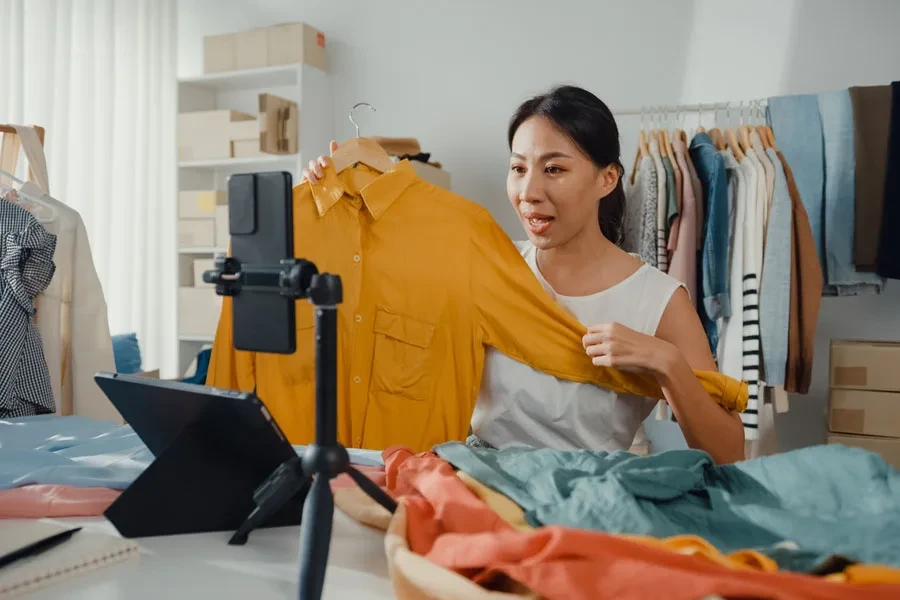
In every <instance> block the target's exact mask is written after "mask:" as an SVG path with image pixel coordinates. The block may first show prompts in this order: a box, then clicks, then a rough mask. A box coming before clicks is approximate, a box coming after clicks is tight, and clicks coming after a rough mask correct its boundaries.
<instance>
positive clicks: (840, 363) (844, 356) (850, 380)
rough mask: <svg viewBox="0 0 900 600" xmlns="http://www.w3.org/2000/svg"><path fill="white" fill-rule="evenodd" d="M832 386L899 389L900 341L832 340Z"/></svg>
mask: <svg viewBox="0 0 900 600" xmlns="http://www.w3.org/2000/svg"><path fill="white" fill-rule="evenodd" d="M830 380H831V381H830V383H831V387H832V388H838V389H853V390H875V391H882V392H900V343H898V342H867V341H854V340H832V342H831V373H830Z"/></svg>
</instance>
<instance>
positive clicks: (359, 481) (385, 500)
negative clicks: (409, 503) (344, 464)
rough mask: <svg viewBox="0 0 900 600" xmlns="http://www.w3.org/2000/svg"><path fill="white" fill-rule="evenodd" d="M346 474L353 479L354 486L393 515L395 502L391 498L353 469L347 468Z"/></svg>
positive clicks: (395, 507)
mask: <svg viewBox="0 0 900 600" xmlns="http://www.w3.org/2000/svg"><path fill="white" fill-rule="evenodd" d="M347 474H348V475H350V477H352V478H353V481H355V482H356V485H358V486H359V487H360V489H362V491H364V492H365V493H366V494H367V495H368V496H369V498H371V499H372V500H374V501H375V502H377V503H378V504H380V505H382V506H383V507H384V508H385V510H387V511H388V512H389V513H391V514H394V511H396V510H397V502H396V501H395V500H394V499H393V498H391V497H390V496H389V495H388V494H387V492H385V491H384V490H382V489H381V488H380V487H378V485H377V484H376V483H375V482H374V481H372V480H371V479H369V478H368V477H366V476H365V475H363V474H362V473H360V472H359V470H357V469H356V468H355V467H352V466H351V467H348V468H347Z"/></svg>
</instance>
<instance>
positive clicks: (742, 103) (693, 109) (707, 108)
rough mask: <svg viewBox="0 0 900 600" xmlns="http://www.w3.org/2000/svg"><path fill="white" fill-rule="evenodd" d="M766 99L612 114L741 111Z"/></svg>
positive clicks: (660, 107) (637, 109) (623, 110)
mask: <svg viewBox="0 0 900 600" xmlns="http://www.w3.org/2000/svg"><path fill="white" fill-rule="evenodd" d="M765 102H766V101H765V99H764V98H760V99H754V100H740V101H738V102H715V103H710V104H672V105H661V106H642V107H640V108H623V109H614V110H613V111H612V114H614V115H621V116H626V115H634V116H639V115H647V116H650V115H654V114H658V113H691V112H696V113H700V114H702V113H704V112H707V111H712V112H718V111H720V110H730V109H737V112H738V113H739V114H740V113H741V108H742V107H744V106H745V105H746V106H745V107H749V108H750V109H751V110H752V109H753V106H754V103H756V104H757V105H758V106H759V107H760V108H764V107H765Z"/></svg>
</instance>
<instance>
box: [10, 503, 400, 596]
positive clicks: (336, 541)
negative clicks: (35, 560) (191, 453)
mask: <svg viewBox="0 0 900 600" xmlns="http://www.w3.org/2000/svg"><path fill="white" fill-rule="evenodd" d="M59 521H60V522H66V523H77V524H81V525H83V526H84V527H85V529H89V530H98V531H103V532H105V533H110V534H113V535H117V534H116V532H115V529H114V528H113V526H112V525H111V524H109V523H108V522H107V521H106V520H105V519H102V518H97V519H64V520H59ZM230 535H231V533H230V532H221V533H207V534H197V535H182V536H170V537H159V538H143V539H139V540H137V542H138V544H139V545H140V547H141V553H140V558H137V559H131V560H129V561H126V562H122V563H119V564H114V565H111V566H108V567H103V568H101V569H99V570H97V571H93V572H90V573H85V574H83V575H79V576H77V577H74V578H72V579H68V580H65V581H61V582H59V583H57V584H54V585H52V586H49V587H46V588H43V589H41V590H38V591H36V592H34V593H33V594H31V595H28V596H25V598H28V600H50V599H54V600H55V599H59V598H65V599H66V600H126V599H127V600H144V599H146V600H151V599H152V600H180V599H182V598H185V599H187V598H190V599H191V600H194V599H197V598H203V599H206V598H210V599H216V600H225V599H230V598H241V599H248V598H249V599H250V600H269V599H273V600H274V599H278V600H283V599H287V598H291V599H292V598H296V597H297V581H298V573H299V567H300V563H299V559H298V555H299V543H300V528H299V527H280V528H270V529H257V530H256V531H254V532H253V533H252V534H251V535H250V539H249V541H248V542H247V544H246V545H245V546H229V545H228V544H227V542H228V538H229V537H230ZM323 598H328V599H330V600H346V599H350V598H352V599H354V600H357V599H358V600H383V599H392V598H394V593H393V588H392V587H391V583H390V580H389V579H388V574H387V560H386V558H385V555H384V534H383V533H381V532H379V531H375V530H373V529H370V528H368V527H365V526H364V525H360V524H359V523H357V522H356V521H353V520H352V519H350V518H349V517H348V516H346V515H345V514H344V513H343V512H341V511H340V510H338V509H337V508H335V511H334V528H333V530H332V539H331V549H330V552H329V561H328V570H327V571H326V575H325V592H324V594H323Z"/></svg>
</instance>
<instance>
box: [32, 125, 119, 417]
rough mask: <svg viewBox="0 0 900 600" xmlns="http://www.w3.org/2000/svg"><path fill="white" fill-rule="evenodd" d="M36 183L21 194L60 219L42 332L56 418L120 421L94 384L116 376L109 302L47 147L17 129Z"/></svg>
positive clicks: (52, 227)
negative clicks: (103, 375)
mask: <svg viewBox="0 0 900 600" xmlns="http://www.w3.org/2000/svg"><path fill="white" fill-rule="evenodd" d="M16 132H17V133H18V137H19V138H20V140H21V143H22V150H23V151H24V152H25V156H26V158H27V159H28V165H29V167H30V169H31V172H32V174H33V177H34V179H35V181H34V182H30V181H29V182H26V183H25V185H24V186H22V191H23V192H25V193H28V194H30V195H32V196H35V197H39V198H41V199H42V200H43V201H44V202H47V203H50V204H52V205H53V206H54V207H55V208H56V211H57V218H56V219H54V220H53V221H52V222H51V223H49V224H47V230H48V231H49V232H50V233H52V234H54V235H55V236H56V238H57V245H56V272H55V274H54V276H53V280H52V281H51V282H50V285H49V286H48V287H47V289H46V290H44V292H43V293H42V294H41V296H40V300H39V302H40V316H39V318H38V329H39V330H40V334H41V339H42V340H43V344H44V355H45V357H46V360H47V368H48V369H49V372H50V383H51V388H52V390H53V397H54V398H55V399H56V403H57V413H58V414H61V415H70V414H76V415H80V416H85V417H90V418H93V419H100V420H113V421H119V422H121V420H122V417H121V416H120V415H119V413H118V411H117V410H116V409H115V407H114V406H113V405H112V403H111V402H110V401H109V399H108V398H107V397H106V395H105V394H104V393H103V392H102V391H101V390H100V388H98V387H97V385H96V383H95V382H94V374H95V373H97V372H100V371H109V372H111V371H115V359H114V358H113V351H112V337H111V336H110V333H109V321H108V319H107V310H106V300H105V298H104V296H103V288H102V286H101V285H100V279H99V278H98V277H97V271H96V269H95V267H94V259H93V256H92V255H91V246H90V242H89V241H88V237H87V231H86V230H85V227H84V221H82V219H81V215H79V214H78V212H77V211H76V210H75V209H73V208H71V207H70V206H67V205H66V204H63V203H62V202H60V201H58V200H56V199H55V198H53V197H51V196H50V195H49V189H50V178H49V174H48V172H47V161H46V158H45V157H44V148H43V146H42V145H41V142H40V139H39V138H38V135H37V132H36V131H35V130H34V129H33V128H32V127H25V126H16Z"/></svg>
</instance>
